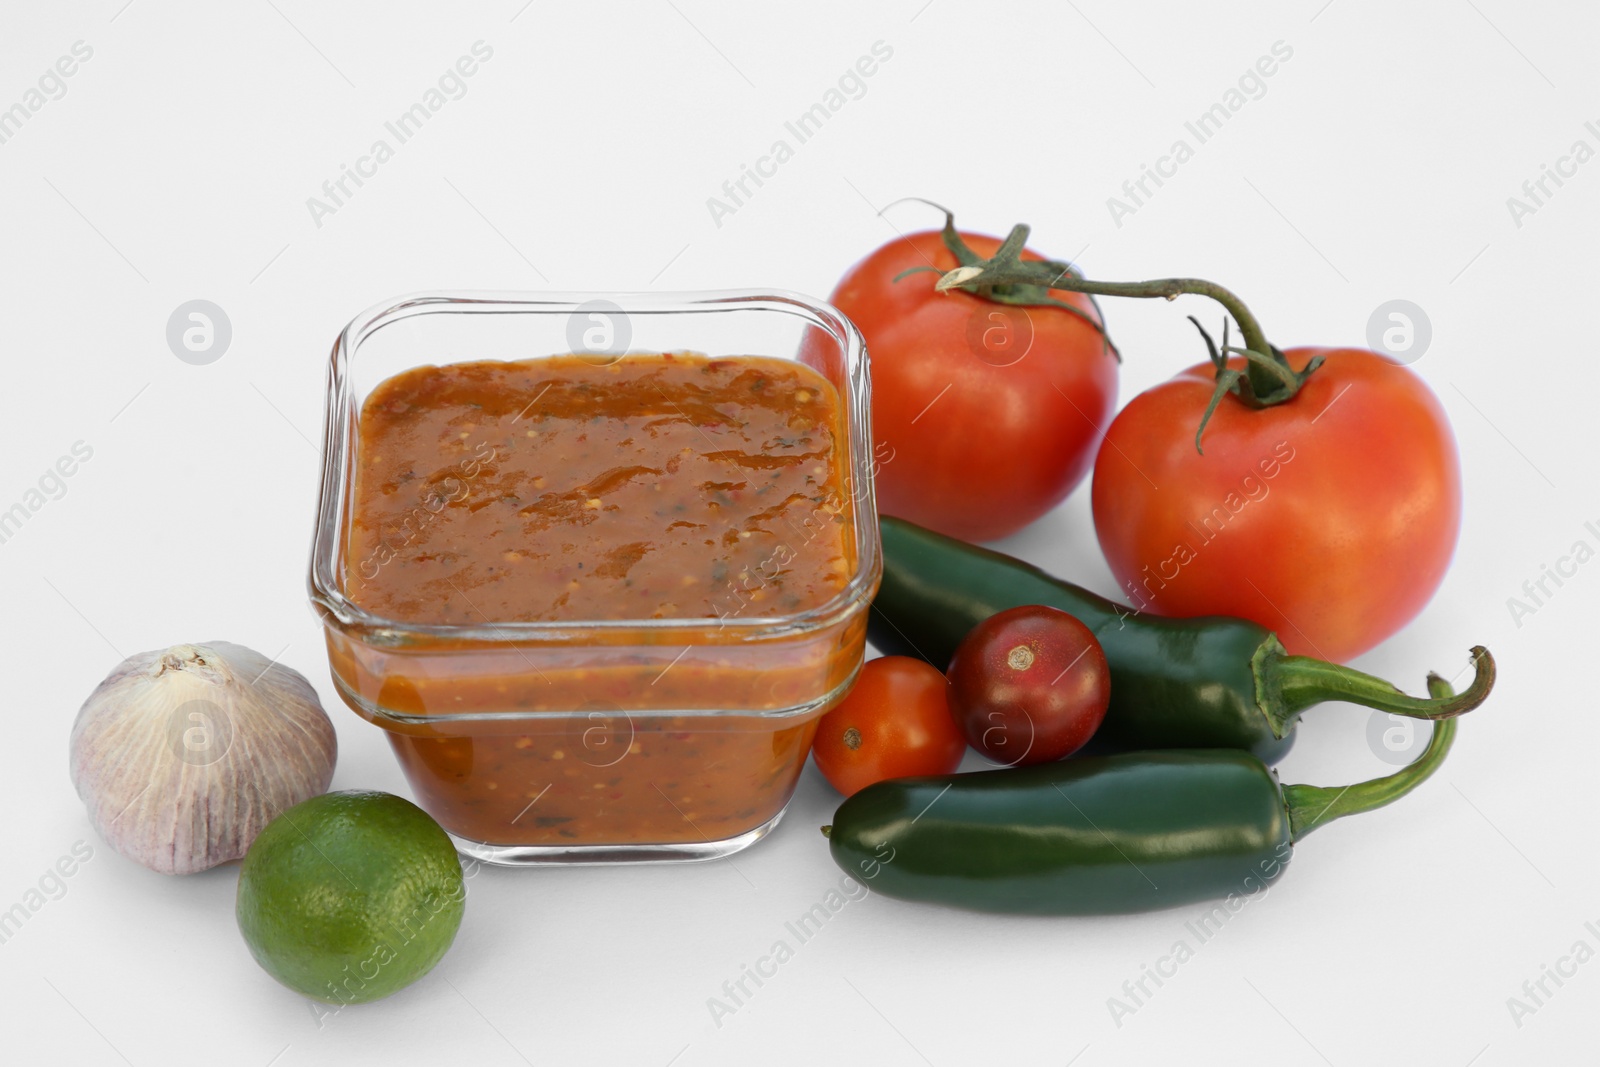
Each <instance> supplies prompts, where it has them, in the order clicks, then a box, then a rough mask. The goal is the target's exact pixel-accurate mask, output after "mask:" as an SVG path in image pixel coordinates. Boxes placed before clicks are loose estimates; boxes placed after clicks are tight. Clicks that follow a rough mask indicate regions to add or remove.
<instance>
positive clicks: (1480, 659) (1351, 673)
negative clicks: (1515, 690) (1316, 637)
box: [1257, 645, 1495, 737]
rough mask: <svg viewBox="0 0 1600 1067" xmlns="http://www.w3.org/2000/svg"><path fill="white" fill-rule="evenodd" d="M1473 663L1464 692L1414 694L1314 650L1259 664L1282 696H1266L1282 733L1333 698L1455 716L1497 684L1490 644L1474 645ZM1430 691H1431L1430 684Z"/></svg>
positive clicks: (1413, 714) (1400, 711) (1416, 715)
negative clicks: (1319, 656)
mask: <svg viewBox="0 0 1600 1067" xmlns="http://www.w3.org/2000/svg"><path fill="white" fill-rule="evenodd" d="M1472 665H1473V668H1474V675H1473V678H1472V684H1471V685H1469V686H1467V688H1466V689H1464V690H1462V692H1461V693H1460V694H1456V693H1454V692H1448V693H1447V695H1445V696H1439V695H1438V694H1437V693H1434V694H1433V695H1432V696H1430V697H1414V696H1410V695H1408V694H1406V693H1402V692H1401V691H1400V690H1399V689H1396V688H1395V687H1394V686H1393V685H1391V684H1389V683H1388V682H1386V681H1384V680H1383V679H1382V678H1375V677H1373V676H1372V675H1370V674H1364V673H1362V672H1361V671H1358V670H1355V669H1353V668H1351V667H1344V666H1341V665H1339V664H1337V663H1328V662H1326V661H1324V660H1320V659H1314V658H1312V657H1310V656H1285V655H1267V656H1264V657H1262V658H1261V660H1260V662H1259V664H1258V665H1257V670H1258V672H1259V674H1260V677H1261V681H1262V687H1263V689H1264V690H1265V692H1267V693H1268V694H1276V696H1277V698H1278V699H1276V700H1269V701H1267V703H1271V704H1273V705H1275V706H1274V707H1273V708H1272V709H1270V710H1269V711H1268V718H1270V719H1272V720H1273V723H1272V726H1273V732H1274V733H1277V734H1278V736H1280V737H1281V736H1283V734H1282V732H1281V730H1282V729H1286V728H1287V726H1288V724H1289V723H1292V722H1293V721H1294V719H1295V717H1296V716H1297V715H1299V714H1300V713H1301V712H1302V711H1304V710H1306V709H1307V708H1309V707H1312V706H1313V705H1316V704H1321V703H1324V702H1325V701H1329V700H1344V701H1348V702H1349V703H1351V704H1360V705H1362V706H1363V707H1368V708H1376V709H1377V710H1379V711H1387V712H1392V713H1393V714H1395V715H1405V716H1408V717H1410V718H1413V719H1451V718H1454V717H1455V716H1457V715H1460V714H1462V713H1463V712H1468V711H1471V710H1472V709H1473V708H1475V707H1477V706H1478V705H1479V704H1482V703H1483V701H1484V698H1485V697H1487V696H1488V695H1489V690H1491V689H1493V688H1494V679H1495V664H1494V657H1493V656H1491V655H1490V654H1489V650H1488V649H1486V648H1484V647H1483V646H1482V645H1478V646H1475V647H1474V648H1473V650H1472ZM1429 691H1430V692H1432V688H1431V687H1430V690H1429Z"/></svg>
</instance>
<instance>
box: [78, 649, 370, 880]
mask: <svg viewBox="0 0 1600 1067" xmlns="http://www.w3.org/2000/svg"><path fill="white" fill-rule="evenodd" d="M337 757H338V741H337V739H336V737H335V735H334V732H333V723H331V722H330V721H328V715H327V712H325V711H323V710H322V702H321V700H319V699H318V697H317V692H316V690H315V689H313V688H312V687H311V683H310V682H308V681H306V679H305V676H304V675H302V674H300V673H299V672H298V671H295V670H292V669H290V668H288V667H285V666H283V665H282V664H281V663H275V662H273V661H272V660H269V659H267V657H265V656H263V655H261V654H260V653H259V652H255V651H253V650H251V649H248V648H245V647H244V646H243V645H235V644H230V643H228V642H226V641H211V642H208V643H206V644H203V645H174V646H173V647H171V648H169V649H166V650H164V651H159V652H141V653H139V654H138V655H135V656H129V657H128V658H127V659H125V660H123V661H122V662H121V663H120V664H118V665H117V667H116V669H114V670H113V671H112V672H111V673H110V674H109V675H107V676H106V679H105V681H103V682H101V683H100V685H99V686H98V687H97V688H96V689H95V691H94V692H93V693H91V694H90V695H89V699H88V700H86V701H85V702H84V705H83V707H82V708H81V709H80V710H79V711H78V719H77V722H76V723H74V724H73V727H72V784H73V785H74V786H75V787H77V790H78V796H80V797H82V798H83V801H84V803H85V804H86V805H88V809H89V820H90V822H91V823H93V824H94V828H95V829H96V830H97V831H98V832H99V834H100V836H101V837H103V838H104V839H105V841H106V843H107V844H109V845H110V846H111V847H112V848H114V849H116V850H117V851H118V852H120V853H122V855H124V856H126V857H128V858H129V859H131V860H133V861H135V862H136V863H141V864H143V865H144V866H146V867H149V868H150V869H151V870H153V871H159V872H161V873H162V874H193V873H195V872H197V871H203V870H206V869H208V868H210V867H215V866H216V865H217V864H219V863H227V862H228V861H229V860H236V859H239V858H241V857H242V856H243V855H244V854H245V852H246V850H248V849H249V847H250V842H252V841H254V840H255V837H256V834H258V833H260V832H261V830H262V829H264V828H265V827H266V825H267V823H269V822H271V821H272V819H273V818H274V817H275V816H276V815H277V814H278V813H279V812H281V811H283V810H284V809H286V808H290V807H293V806H294V805H295V804H298V803H300V802H301V801H302V800H307V799H309V798H311V797H314V796H317V795H319V794H321V793H325V792H327V790H328V783H329V782H331V781H332V780H333V765H334V761H335V760H336V759H337Z"/></svg>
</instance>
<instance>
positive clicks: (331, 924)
mask: <svg viewBox="0 0 1600 1067" xmlns="http://www.w3.org/2000/svg"><path fill="white" fill-rule="evenodd" d="M465 903H466V885H465V883H464V882H463V880H462V877H461V864H460V863H459V862H458V861H457V859H456V850H455V847H454V846H453V845H452V844H451V843H450V838H449V837H447V836H446V835H445V832H444V831H443V830H441V829H440V828H439V824H438V823H436V822H434V821H433V820H432V819H431V818H429V817H428V814H427V813H426V812H424V811H423V810H422V809H421V808H419V807H417V806H416V805H415V804H413V803H411V802H410V801H409V800H403V799H401V798H400V797H397V796H394V795H393V794H391V793H374V792H366V791H362V790H347V791H344V792H340V793H327V794H324V795H322V796H319V797H312V798H311V799H310V800H307V801H305V802H304V803H301V804H296V805H295V806H294V807H292V808H290V809H289V810H288V811H285V812H284V813H283V814H281V815H279V816H278V817H277V818H276V819H273V820H272V822H270V823H268V824H267V828H266V829H264V830H262V831H261V833H260V835H259V836H258V837H257V838H256V839H255V842H254V843H253V844H251V846H250V851H249V852H248V853H247V854H246V855H245V858H244V864H243V866H242V867H241V869H240V871H239V898H238V907H237V912H238V917H239V931H240V933H242V934H244V940H245V944H247V945H249V946H250V953H251V955H253V956H255V958H256V962H257V963H259V964H261V966H262V967H264V968H265V969H266V971H267V973H268V974H270V975H272V977H274V978H276V979H277V980H278V981H280V982H282V983H283V984H284V985H286V986H288V987H289V988H290V989H293V990H294V991H295V992H297V993H303V994H305V995H306V996H308V997H315V998H316V999H318V1000H323V1001H327V1002H328V1003H330V1004H359V1003H363V1002H365V1001H369V1000H377V999H379V998H380V997H386V996H388V995H389V994H391V993H395V992H398V991H399V990H401V989H404V988H405V987H406V986H408V985H410V984H411V983H412V982H415V981H416V980H417V979H418V978H421V977H422V976H423V975H425V974H427V973H428V971H430V970H432V968H433V965H434V964H436V963H438V962H439V960H440V959H442V958H443V956H444V954H445V952H447V951H448V950H449V948H450V942H451V941H453V940H455V936H456V929H457V928H458V927H460V925H461V913H462V911H463V910H464V906H465Z"/></svg>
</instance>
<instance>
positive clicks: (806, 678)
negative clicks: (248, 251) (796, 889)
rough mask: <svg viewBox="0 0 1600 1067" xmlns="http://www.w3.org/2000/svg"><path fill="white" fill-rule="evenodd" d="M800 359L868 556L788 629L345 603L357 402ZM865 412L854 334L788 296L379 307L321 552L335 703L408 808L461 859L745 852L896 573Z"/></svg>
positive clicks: (360, 342)
mask: <svg viewBox="0 0 1600 1067" xmlns="http://www.w3.org/2000/svg"><path fill="white" fill-rule="evenodd" d="M802 348H803V349H804V352H805V361H806V363H807V364H809V365H810V366H811V367H812V369H814V370H816V371H818V372H819V373H821V374H822V375H823V377H825V378H827V379H828V380H829V381H830V382H831V383H832V384H833V386H834V388H835V389H836V390H837V392H838V396H839V422H840V424H839V425H837V426H835V427H834V432H835V441H836V443H837V445H836V447H843V448H844V449H845V450H846V452H845V455H844V456H843V457H842V468H843V471H844V479H843V481H844V491H843V492H842V493H841V494H840V496H841V499H839V500H838V501H837V502H836V507H837V512H838V514H842V515H843V516H845V521H846V522H847V523H848V524H849V525H848V527H847V532H846V534H845V541H846V543H847V544H853V550H854V551H853V555H854V564H853V572H852V573H850V574H849V575H848V576H847V580H846V582H845V583H844V585H843V586H842V588H841V589H840V590H839V591H838V592H837V593H836V594H835V595H834V596H833V597H832V599H830V600H829V601H828V602H826V603H824V604H821V605H819V606H816V607H813V608H810V609H808V610H804V611H799V612H796V613H792V614H785V615H762V614H757V611H758V610H761V609H760V607H759V605H757V604H755V603H754V602H753V601H752V602H748V603H743V602H741V608H740V610H737V611H730V612H728V613H725V614H724V616H723V617H720V618H714V617H700V618H677V619H671V618H659V619H658V618H641V619H622V620H616V619H612V620H600V621H593V622H583V621H557V622H526V621H499V620H493V619H484V620H483V621H482V623H481V624H474V625H455V624H422V623H415V622H404V621H398V620H393V619H388V618H383V617H379V616H377V615H374V614H372V613H371V612H369V611H366V610H364V609H363V608H362V607H361V606H360V605H359V604H357V603H356V602H355V601H354V600H353V599H352V598H351V596H350V595H349V592H350V586H349V582H348V579H349V577H350V576H349V575H348V574H347V570H348V563H347V559H346V556H347V554H348V546H349V543H350V536H351V524H352V513H353V509H354V506H355V499H356V496H355V491H356V479H357V476H358V471H357V469H356V467H357V463H358V460H359V454H360V448H359V445H360V442H361V432H362V427H361V414H362V404H363V401H364V400H365V399H366V397H367V396H368V394H369V393H371V392H372V390H373V389H374V387H376V386H377V385H378V384H379V383H380V382H382V381H384V380H385V379H387V378H389V377H391V376H393V375H395V374H398V373H401V372H403V371H407V370H410V369H412V368H415V367H419V366H426V365H430V364H438V365H443V364H448V363H452V362H458V361H477V360H527V359H538V358H544V357H548V356H555V355H564V354H569V353H577V354H580V355H586V356H593V357H594V358H596V359H602V360H603V359H606V358H614V357H615V356H616V355H619V354H621V353H623V352H671V351H685V350H688V351H693V352H698V353H703V354H705V355H707V356H712V357H718V356H752V355H753V356H767V357H775V358H781V359H790V360H798V359H799V358H800V354H801V352H802ZM869 413H870V404H869V398H868V379H867V361H866V352H865V350H864V347H863V345H862V340H861V335H860V334H859V332H858V331H857V330H856V328H855V327H854V325H852V324H851V323H850V321H849V320H848V319H846V318H845V317H844V316H843V315H841V314H840V313H839V312H838V311H836V310H834V309H833V308H832V307H829V306H828V305H826V304H824V303H821V302H819V301H815V300H810V299H808V298H806V297H803V296H799V295H797V294H794V293H787V292H781V291H756V290H741V291H724V292H706V293H611V294H583V295H575V294H538V293H505V294H500V293H427V294H419V295H414V296H409V297H405V298H401V299H399V300H396V301H395V302H393V303H390V304H385V305H381V306H379V307H377V308H373V309H371V310H369V311H367V312H366V313H364V314H362V315H360V316H358V317H357V318H356V319H355V320H354V321H352V322H351V323H350V325H349V326H347V327H346V328H345V330H344V331H343V332H342V333H341V334H340V335H339V337H338V340H337V341H336V342H335V344H334V347H333V357H332V366H331V368H330V371H329V376H328V396H327V410H326V423H325V429H324V436H325V443H324V451H323V468H322V487H321V500H320V504H319V506H318V513H317V525H316V534H315V540H314V542H313V545H312V553H311V573H310V583H309V584H310V596H311V600H312V603H313V605H314V606H315V608H316V610H317V613H318V615H319V617H320V618H321V619H322V622H323V626H324V632H325V636H326V638H327V646H328V661H329V665H330V667H331V670H332V674H333V679H334V683H335V685H336V686H337V688H338V691H339V694H340V696H342V697H343V698H344V701H345V702H346V703H347V704H349V705H350V707H351V708H352V709H354V710H355V711H356V713H357V714H359V715H360V716H362V717H363V718H365V719H366V720H367V721H369V722H372V723H374V724H376V725H378V726H380V727H382V728H383V730H384V732H385V734H386V735H387V736H388V738H389V742H390V744H391V745H392V746H393V748H394V751H395V755H396V756H397V758H398V759H399V761H400V765H401V767H402V768H403V770H404V772H405V775H406V777H407V779H408V780H409V782H410V784H411V788H412V791H413V793H414V794H415V796H416V799H417V802H418V803H419V804H420V805H421V806H422V807H423V809H424V810H426V811H427V812H428V813H429V814H430V815H431V816H433V818H434V819H436V820H437V821H438V822H439V823H440V825H442V826H443V827H444V829H445V830H446V831H447V832H448V833H449V834H450V836H451V837H452V838H453V839H454V841H455V844H456V847H457V848H458V849H459V850H460V851H461V852H462V853H464V854H466V855H470V856H473V857H476V858H478V859H481V860H484V861H487V862H491V863H499V864H507V865H520V864H551V863H616V862H636V861H661V860H692V859H710V858H715V857H718V856H725V855H728V854H730V853H733V852H736V851H738V850H740V849H742V848H745V847H747V846H749V845H751V844H754V843H755V842H756V841H758V840H760V839H761V838H762V837H763V836H765V835H766V834H767V833H768V832H769V831H770V830H771V829H772V828H773V826H775V825H776V824H777V822H778V820H779V818H780V817H781V816H782V814H783V810H784V808H785V807H786V806H787V804H788V802H789V798H790V796H791V795H792V794H793V792H794V787H795V783H796V781H797V780H798V777H799V774H800V771H801V768H802V767H803V766H804V764H805V759H806V754H807V752H809V751H810V747H811V738H812V735H813V734H814V733H815V730H816V723H817V719H818V718H819V717H820V716H821V715H822V714H823V713H824V712H825V711H827V710H828V709H829V708H830V707H832V706H833V704H835V703H836V702H837V701H838V700H839V699H840V698H841V697H842V696H843V694H844V693H845V692H846V691H847V690H848V689H849V687H850V685H851V683H852V682H853V681H854V679H855V675H856V673H857V671H858V670H859V669H860V667H861V662H862V659H863V656H864V650H865V640H866V612H867V609H868V605H869V604H870V602H871V600H872V596H873V594H874V593H875V592H876V590H877V585H878V579H879V575H880V572H881V569H882V562H881V559H880V555H879V543H878V523H877V511H876V506H875V503H874V499H873V491H872V476H873V470H874V468H873V450H872V442H871V430H870V424H869ZM830 503H833V502H830ZM832 514H834V512H832V511H830V512H829V515H830V516H831V515H832ZM833 521H838V520H837V519H835V520H833ZM796 535H797V536H804V533H803V531H796Z"/></svg>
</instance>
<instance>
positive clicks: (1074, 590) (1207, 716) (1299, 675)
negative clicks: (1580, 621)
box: [867, 516, 1494, 764]
mask: <svg viewBox="0 0 1600 1067" xmlns="http://www.w3.org/2000/svg"><path fill="white" fill-rule="evenodd" d="M880 529H881V531H882V536H883V584H882V585H881V586H880V587H879V589H878V596H877V599H876V600H874V601H873V604H872V612H871V615H870V617H869V620H868V623H867V627H868V628H867V636H868V638H869V639H870V640H871V641H872V644H873V646H874V647H876V648H877V649H878V650H879V651H880V652H883V653H884V654H885V655H903V656H916V657H918V658H919V659H924V660H927V661H928V662H929V663H931V664H933V665H934V666H935V667H938V668H939V669H940V670H943V669H945V667H947V666H948V665H949V663H950V657H951V656H952V655H953V654H954V653H955V650H956V646H957V645H959V644H960V643H961V639H962V638H964V637H966V635H967V633H968V632H969V631H971V629H972V628H973V627H974V626H976V625H977V624H978V623H980V622H982V621H983V620H984V619H987V618H988V617H989V616H991V615H993V614H995V613H996V612H1000V611H1005V610H1006V609H1007V608H1015V607H1020V606H1022V605H1024V604H1045V605H1048V606H1049V607H1053V608H1059V609H1061V610H1062V611H1065V612H1066V613H1067V614H1069V615H1073V616H1075V617H1076V618H1077V619H1078V620H1079V621H1080V622H1082V623H1083V624H1084V625H1085V626H1087V627H1089V629H1091V630H1093V631H1094V635H1095V637H1096V638H1098V639H1099V641H1100V645H1101V647H1102V648H1103V649H1104V650H1105V655H1106V663H1107V664H1108V665H1109V666H1110V668H1111V705H1110V707H1109V708H1108V709H1107V710H1106V717H1105V720H1104V722H1102V723H1101V725H1100V729H1099V731H1098V732H1097V733H1096V734H1095V740H1094V746H1095V748H1096V749H1098V750H1100V751H1106V750H1110V751H1117V750H1131V749H1150V748H1239V749H1244V750H1246V751H1248V752H1251V753H1253V754H1254V755H1256V756H1257V757H1259V758H1260V759H1261V760H1262V761H1263V762H1265V763H1268V764H1271V763H1276V762H1277V761H1278V760H1280V759H1282V758H1283V755H1284V753H1286V752H1287V751H1288V750H1289V746H1290V744H1292V743H1293V731H1294V724H1295V722H1296V721H1297V720H1298V719H1299V717H1300V713H1301V712H1303V711H1305V710H1306V709H1307V708H1309V707H1312V706H1313V705H1316V704H1320V703H1322V702H1323V701H1327V700H1346V701H1349V702H1351V703H1353V704H1362V705H1365V706H1367V707H1369V708H1377V709H1379V710H1382V711H1387V712H1392V713H1394V714H1396V715H1408V716H1411V717H1412V718H1419V719H1444V718H1449V717H1451V716H1453V715H1459V714H1461V713H1462V712H1464V711H1469V710H1471V709H1472V708H1475V707H1477V706H1478V705H1479V704H1481V703H1483V699H1484V698H1485V697H1486V696H1488V695H1489V690H1490V689H1491V688H1492V687H1493V685H1494V659H1493V657H1491V656H1490V655H1489V652H1488V650H1487V649H1484V648H1481V647H1479V648H1474V649H1473V650H1472V655H1473V659H1474V664H1475V667H1476V672H1477V673H1476V676H1475V677H1474V678H1473V680H1472V684H1471V685H1470V686H1468V687H1467V689H1466V690H1464V691H1463V692H1462V693H1461V694H1460V695H1459V696H1453V697H1451V698H1450V699H1439V698H1426V699H1424V698H1419V697H1412V696H1408V695H1406V694H1405V693H1402V692H1401V691H1400V690H1398V689H1396V688H1395V687H1394V686H1392V685H1390V684H1389V683H1388V682H1385V681H1383V680H1382V679H1380V678H1374V677H1373V676H1372V675H1370V674H1363V673H1362V672H1360V671H1357V670H1352V669H1350V668H1349V667H1344V666H1340V665H1339V664H1336V663H1327V662H1324V661H1323V660H1319V659H1316V658H1313V657H1311V656H1291V655H1289V654H1288V653H1286V652H1285V651H1284V648H1283V644H1282V643H1281V642H1280V641H1279V640H1278V638H1277V637H1276V636H1275V635H1274V634H1273V633H1272V631H1270V630H1268V629H1266V628H1265V627H1263V626H1259V625H1257V624H1256V623H1253V622H1247V621H1245V620H1244V619H1234V618H1227V617H1224V616H1206V617H1202V618H1194V619H1170V618H1163V617H1160V616H1155V615H1146V614H1141V613H1139V612H1137V611H1135V610H1134V609H1133V608H1129V607H1125V606H1123V605H1121V604H1118V603H1115V602H1113V601H1110V600H1107V599H1106V598H1104V597H1101V596H1096V595H1095V594H1094V593H1091V592H1089V591H1088V590H1086V589H1080V588H1079V587H1078V586H1075V585H1072V584H1071V583H1069V582H1064V581H1061V580H1060V579H1059V578H1053V577H1051V576H1050V575H1048V574H1046V573H1045V572H1043V571H1041V570H1039V569H1038V568H1037V567H1034V566H1031V565H1029V564H1027V563H1024V562H1022V561H1021V560H1018V559H1013V558H1012V557H1010V556H1006V555H1002V554H1001V553H999V552H993V551H990V550H989V549H986V548H979V547H978V546H977V545H971V544H968V543H967V542H965V541H958V540H956V539H955V538H953V537H946V536H944V535H943V534H938V533H934V532H933V531H932V530H927V529H924V528H923V527H921V526H917V525H914V524H912V523H909V522H906V521H905V520H903V519H895V518H889V517H887V516H886V517H884V518H883V519H882V521H881V523H880Z"/></svg>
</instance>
